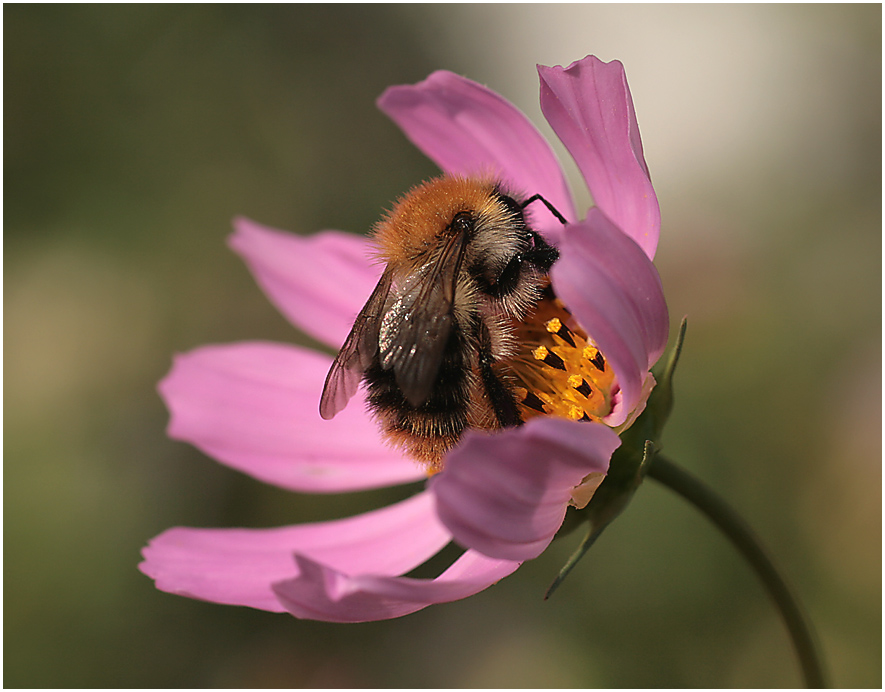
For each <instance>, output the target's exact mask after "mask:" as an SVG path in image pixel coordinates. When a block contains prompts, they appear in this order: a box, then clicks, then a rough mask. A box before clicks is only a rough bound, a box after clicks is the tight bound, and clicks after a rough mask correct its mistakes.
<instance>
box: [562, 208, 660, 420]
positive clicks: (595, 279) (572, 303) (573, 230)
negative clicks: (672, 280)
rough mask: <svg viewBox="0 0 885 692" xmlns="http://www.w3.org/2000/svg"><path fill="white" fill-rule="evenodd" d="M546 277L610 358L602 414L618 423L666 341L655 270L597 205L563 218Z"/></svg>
mask: <svg viewBox="0 0 885 692" xmlns="http://www.w3.org/2000/svg"><path fill="white" fill-rule="evenodd" d="M560 251H561V254H560V258H559V261H558V262H557V263H556V264H555V265H553V270H552V271H551V277H552V281H553V287H554V289H555V290H556V294H557V295H558V296H559V297H560V298H561V299H562V301H563V302H564V303H565V304H566V305H567V306H568V308H569V310H570V311H571V312H572V314H573V315H574V316H575V318H576V319H577V320H578V322H580V324H581V325H582V326H583V327H584V329H585V330H586V332H587V334H589V335H590V338H592V339H593V340H594V341H595V342H596V345H597V346H598V347H599V350H600V351H602V354H603V355H604V356H605V358H606V360H608V362H609V363H610V364H611V366H612V369H613V370H614V372H615V375H616V377H617V380H618V384H619V385H620V395H619V397H618V399H617V401H616V404H615V406H614V408H613V410H612V412H611V413H610V414H609V416H608V417H607V418H606V421H605V422H606V423H607V424H609V425H611V426H613V427H614V426H618V425H621V424H622V423H624V421H626V420H627V417H628V416H629V415H630V412H631V411H632V410H633V409H634V408H636V406H637V405H639V404H640V403H641V400H642V396H643V383H644V382H645V380H646V377H647V375H648V370H649V368H650V367H651V366H652V365H653V364H654V363H655V361H657V359H658V358H659V357H660V355H661V353H663V350H664V347H665V346H666V345H667V333H668V330H669V317H668V314H667V303H666V301H665V300H664V291H663V288H662V286H661V279H660V277H659V276H658V271H657V269H655V266H654V265H653V264H652V263H651V260H650V259H649V258H648V257H647V256H646V254H645V253H644V252H643V251H642V249H641V248H640V247H639V246H638V245H637V244H636V243H635V242H634V241H633V240H631V239H630V238H629V237H628V236H626V235H624V234H623V233H621V231H620V230H619V229H618V228H617V227H616V226H615V225H614V224H613V223H612V222H611V221H609V219H607V218H606V216H605V214H603V213H602V212H601V211H600V210H599V209H598V208H595V207H594V208H593V209H591V210H590V211H589V212H588V214H587V220H586V221H582V222H581V223H577V224H570V225H569V226H568V227H567V228H566V232H565V235H564V237H563V242H562V246H561V248H560Z"/></svg>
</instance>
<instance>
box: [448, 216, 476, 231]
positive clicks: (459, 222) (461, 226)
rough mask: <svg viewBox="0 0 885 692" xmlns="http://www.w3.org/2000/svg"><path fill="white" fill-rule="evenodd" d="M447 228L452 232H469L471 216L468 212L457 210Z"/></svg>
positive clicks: (471, 228) (471, 222) (471, 226)
mask: <svg viewBox="0 0 885 692" xmlns="http://www.w3.org/2000/svg"><path fill="white" fill-rule="evenodd" d="M449 228H450V229H451V231H452V233H454V234H458V233H470V232H471V231H472V230H473V217H472V216H471V215H470V212H467V211H459V212H458V213H457V214H455V218H454V219H452V223H450V224H449Z"/></svg>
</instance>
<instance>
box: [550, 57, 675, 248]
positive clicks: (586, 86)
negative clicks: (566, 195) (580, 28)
mask: <svg viewBox="0 0 885 692" xmlns="http://www.w3.org/2000/svg"><path fill="white" fill-rule="evenodd" d="M538 73H539V74H540V77H541V110H542V111H543V113H544V117H546V118H547V122H549V123H550V126H551V127H552V128H553V129H554V130H555V132H556V134H557V135H558V136H559V138H560V139H561V140H562V143H563V144H565V146H566V148H567V149H568V150H569V153H571V155H572V157H574V159H575V162H576V163H577V164H578V168H580V170H581V173H582V175H583V176H584V180H586V181H587V186H588V187H589V188H590V192H591V193H592V195H593V200H594V201H595V203H596V205H597V206H598V207H599V208H600V209H602V210H603V211H604V212H605V214H606V216H608V217H609V218H610V219H611V220H612V221H614V222H615V224H617V225H618V226H619V227H620V228H621V230H623V231H624V232H625V233H627V234H628V235H629V236H630V237H632V238H633V240H635V241H636V242H637V243H639V246H640V247H641V248H642V249H643V250H644V251H645V253H646V254H647V255H648V256H649V257H652V258H653V257H654V255H655V249H656V248H657V245H658V235H659V233H660V228H661V211H660V208H659V206H658V198H657V196H656V195H655V191H654V188H653V187H652V184H651V178H650V177H649V174H648V167H647V166H646V165H645V158H644V157H643V154H642V142H641V141H640V139H639V126H638V124H637V123H636V114H635V113H634V111H633V99H632V97H631V96H630V88H629V87H628V86H627V78H626V77H625V75H624V66H623V65H621V63H620V62H618V61H617V60H614V61H612V62H610V63H604V62H602V61H600V60H599V59H598V58H596V57H594V56H592V55H590V56H588V57H586V58H584V59H583V60H579V61H578V62H574V63H572V64H571V65H569V66H568V67H566V68H562V67H543V66H538Z"/></svg>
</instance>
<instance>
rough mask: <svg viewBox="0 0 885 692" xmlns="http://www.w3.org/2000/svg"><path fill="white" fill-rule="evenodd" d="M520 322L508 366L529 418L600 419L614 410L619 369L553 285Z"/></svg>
mask: <svg viewBox="0 0 885 692" xmlns="http://www.w3.org/2000/svg"><path fill="white" fill-rule="evenodd" d="M515 327H516V334H515V336H516V339H517V347H516V353H515V355H514V356H513V357H511V358H509V359H507V361H506V368H507V373H508V374H509V375H510V377H511V378H512V381H513V384H514V393H515V395H516V400H517V406H518V408H519V412H520V414H521V415H522V419H523V420H524V421H525V420H528V419H529V418H534V417H535V416H540V415H550V416H559V417H561V418H567V419H569V420H587V421H590V420H592V421H599V420H601V419H602V418H604V417H605V416H607V415H608V414H609V413H610V411H611V389H612V383H613V381H614V372H612V369H611V367H610V366H609V364H608V363H607V362H606V360H605V358H604V357H603V355H602V353H600V351H599V349H598V348H596V346H595V344H594V343H593V342H592V340H591V339H590V338H589V337H588V336H587V335H586V334H585V333H584V331H583V330H582V329H581V328H580V327H578V325H577V323H576V322H575V320H574V318H573V317H572V316H571V313H569V311H568V310H567V309H566V308H565V306H564V305H563V304H562V301H560V300H559V299H558V298H557V297H556V296H555V295H554V294H553V291H552V289H549V288H548V289H547V290H546V291H545V292H544V296H543V298H542V299H541V300H540V301H539V302H538V305H537V307H536V309H535V311H534V313H533V314H531V315H528V316H527V317H526V319H525V320H523V321H522V322H519V323H518V324H516V325H515Z"/></svg>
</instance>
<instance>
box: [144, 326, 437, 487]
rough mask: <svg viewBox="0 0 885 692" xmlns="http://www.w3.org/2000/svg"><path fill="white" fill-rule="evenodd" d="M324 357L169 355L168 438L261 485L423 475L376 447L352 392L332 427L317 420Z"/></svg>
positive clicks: (345, 483) (216, 351)
mask: <svg viewBox="0 0 885 692" xmlns="http://www.w3.org/2000/svg"><path fill="white" fill-rule="evenodd" d="M330 364H331V359H330V358H329V357H328V356H324V355H321V354H319V353H315V352H313V351H309V350H307V349H304V348H300V347H296V346H283V345H280V344H271V343H261V342H253V343H240V344H231V345H225V346H204V347H202V348H199V349H196V350H194V351H191V352H190V353H186V354H183V355H178V356H176V357H175V361H174V365H173V367H172V370H171V372H170V373H169V374H168V375H167V376H166V378H165V379H164V380H163V381H162V382H161V383H160V386H159V389H160V394H161V395H162V396H163V399H164V400H165V401H166V405H167V406H168V407H169V410H170V412H171V421H170V423H169V430H168V432H169V436H170V437H172V438H174V439H176V440H183V441H185V442H189V443H191V444H193V445H194V446H196V447H197V448H199V449H200V450H202V451H203V452H205V453H206V454H208V455H209V456H212V457H214V458H216V459H218V460H219V461H221V462H222V463H224V464H227V465H228V466H231V467H233V468H235V469H238V470H240V471H242V472H244V473H247V474H249V475H251V476H254V477H255V478H258V479H260V480H262V481H265V482H267V483H272V484H274V485H279V486H281V487H284V488H288V489H290V490H298V491H303V492H329V493H331V492H342V491H349V490H362V489H366V488H376V487H381V486H387V485H393V484H398V483H408V482H411V481H416V480H419V479H421V478H424V477H425V474H424V472H423V471H422V470H421V469H420V468H419V467H418V465H417V464H415V463H414V462H413V461H411V460H409V459H406V458H405V457H403V456H402V454H400V453H399V452H397V451H394V450H393V449H391V448H390V447H387V446H385V445H384V444H383V443H382V441H381V439H380V436H379V432H378V427H377V425H376V424H375V423H374V422H373V421H372V420H371V419H370V418H369V416H368V415H367V414H366V412H365V408H364V406H365V405H364V397H363V395H362V393H361V392H358V393H357V395H356V396H355V397H354V399H353V400H352V401H351V402H350V405H349V406H348V407H347V408H346V409H344V410H343V411H342V412H341V413H340V414H338V415H337V416H336V417H335V418H334V419H333V420H331V421H324V420H322V419H321V418H320V415H319V410H318V406H319V400H320V393H321V392H322V390H323V382H324V380H325V377H326V372H327V371H328V369H329V366H330Z"/></svg>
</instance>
